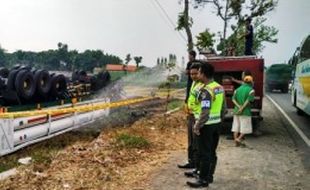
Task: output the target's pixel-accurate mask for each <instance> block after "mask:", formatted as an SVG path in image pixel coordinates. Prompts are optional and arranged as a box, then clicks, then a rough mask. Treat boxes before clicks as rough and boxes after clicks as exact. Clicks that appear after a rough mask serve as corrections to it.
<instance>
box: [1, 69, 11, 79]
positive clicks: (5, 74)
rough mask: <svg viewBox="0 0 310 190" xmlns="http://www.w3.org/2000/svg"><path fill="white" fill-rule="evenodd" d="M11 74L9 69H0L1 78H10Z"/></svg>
mask: <svg viewBox="0 0 310 190" xmlns="http://www.w3.org/2000/svg"><path fill="white" fill-rule="evenodd" d="M9 73H10V71H9V69H7V68H5V67H0V77H2V78H8V76H9Z"/></svg>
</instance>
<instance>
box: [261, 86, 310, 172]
mask: <svg viewBox="0 0 310 190" xmlns="http://www.w3.org/2000/svg"><path fill="white" fill-rule="evenodd" d="M266 95H267V97H268V96H269V97H270V98H271V99H272V100H273V101H275V102H276V103H277V104H278V105H279V106H280V107H281V109H282V110H283V111H284V112H285V113H286V115H287V116H288V117H289V118H290V119H291V121H293V122H294V123H295V126H296V127H297V128H298V129H299V132H298V129H297V130H296V129H295V128H294V127H293V126H292V125H291V124H290V123H289V121H288V119H287V118H286V117H285V116H283V114H282V119H283V120H284V123H285V124H286V127H287V130H288V132H289V134H290V136H291V137H292V138H293V141H294V142H295V144H296V146H297V148H298V149H299V151H300V153H301V156H302V160H303V163H304V165H305V167H306V168H307V169H310V144H309V141H310V116H308V115H303V116H300V115H297V111H296V108H295V107H293V106H292V103H291V97H290V94H283V93H278V92H273V93H267V94H266Z"/></svg>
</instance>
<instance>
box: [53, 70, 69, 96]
mask: <svg viewBox="0 0 310 190" xmlns="http://www.w3.org/2000/svg"><path fill="white" fill-rule="evenodd" d="M66 92H67V81H66V78H65V76H64V75H55V76H53V77H52V80H51V90H50V94H51V95H52V96H54V97H57V98H62V97H63V95H64V94H65V93H66Z"/></svg>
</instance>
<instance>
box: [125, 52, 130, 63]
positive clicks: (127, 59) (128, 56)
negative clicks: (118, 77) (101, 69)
mask: <svg viewBox="0 0 310 190" xmlns="http://www.w3.org/2000/svg"><path fill="white" fill-rule="evenodd" d="M131 60H132V58H131V55H130V53H128V54H127V55H126V58H125V65H128V63H129V62H130V61H131Z"/></svg>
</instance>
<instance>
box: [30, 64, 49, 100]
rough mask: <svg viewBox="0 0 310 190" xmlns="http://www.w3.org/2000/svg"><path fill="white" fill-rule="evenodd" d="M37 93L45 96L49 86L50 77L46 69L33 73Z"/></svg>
mask: <svg viewBox="0 0 310 190" xmlns="http://www.w3.org/2000/svg"><path fill="white" fill-rule="evenodd" d="M34 81H35V83H36V86H37V88H36V92H37V95H40V96H43V97H46V96H47V95H48V92H49V91H50V88H51V77H50V75H49V73H48V71H46V70H37V71H36V72H35V74H34Z"/></svg>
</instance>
